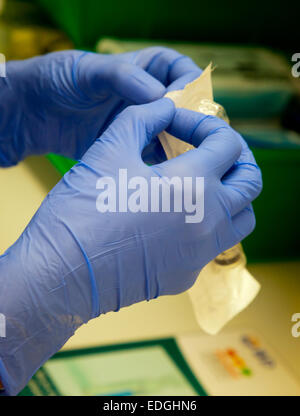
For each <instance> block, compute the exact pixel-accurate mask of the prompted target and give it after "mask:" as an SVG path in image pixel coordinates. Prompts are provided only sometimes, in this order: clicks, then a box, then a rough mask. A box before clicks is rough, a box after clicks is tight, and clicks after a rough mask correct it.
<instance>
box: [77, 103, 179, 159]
mask: <svg viewBox="0 0 300 416" xmlns="http://www.w3.org/2000/svg"><path fill="white" fill-rule="evenodd" d="M174 114H175V106H174V103H173V101H171V100H170V99H168V98H162V99H160V100H158V101H155V102H153V103H149V104H144V105H142V106H129V107H127V108H126V109H125V110H124V111H123V112H122V113H120V114H119V115H118V116H117V117H116V118H115V119H114V121H113V122H112V124H111V125H110V126H109V128H108V129H107V130H106V131H105V133H104V134H103V135H102V136H101V137H100V138H99V139H97V140H96V142H95V143H94V145H93V146H92V147H91V148H90V149H89V150H88V151H87V152H86V154H85V156H84V158H83V160H84V162H85V163H89V164H90V165H92V164H93V163H95V166H97V165H99V157H100V155H103V157H104V158H105V147H106V146H105V144H111V146H110V151H111V152H112V151H113V152H115V149H117V152H118V155H116V157H120V158H121V159H122V163H129V164H130V163H131V160H129V158H130V156H132V157H133V159H134V161H135V163H136V160H137V159H136V156H137V155H138V156H139V157H140V160H141V161H142V157H141V155H142V151H143V149H144V147H145V146H146V145H147V144H148V143H149V142H150V141H151V140H152V138H153V137H155V136H157V135H158V134H159V133H160V132H161V131H163V130H165V129H166V128H167V126H168V125H169V124H170V123H171V121H172V118H173V117H174ZM145 132H146V134H145ZM111 137H118V141H117V142H115V141H114V142H113V143H112V142H111ZM99 146H100V147H99ZM100 149H102V150H100ZM124 154H125V155H127V160H126V161H124V160H123V159H124V157H123V155H124ZM92 159H94V160H95V162H93V161H92ZM103 164H104V162H103Z"/></svg>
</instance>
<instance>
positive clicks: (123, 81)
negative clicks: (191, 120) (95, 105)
mask: <svg viewBox="0 0 300 416" xmlns="http://www.w3.org/2000/svg"><path fill="white" fill-rule="evenodd" d="M74 71H75V72H74V77H76V78H75V80H76V83H77V86H78V87H79V89H80V90H81V92H83V94H84V95H86V96H88V97H89V98H90V99H91V98H92V99H97V100H98V101H101V99H104V100H106V99H107V89H109V90H110V91H112V92H114V93H115V94H117V95H118V96H119V97H120V98H122V99H125V100H127V101H129V102H130V103H132V104H142V103H147V102H151V101H154V100H157V99H159V98H161V97H162V96H163V95H164V93H165V87H164V86H163V85H162V84H161V83H160V82H159V81H158V80H157V79H155V78H154V77H153V76H151V74H148V73H147V72H146V71H145V70H144V69H143V68H141V67H139V66H137V65H135V64H133V63H130V62H126V61H125V60H122V59H121V58H117V57H116V56H114V55H112V56H109V57H108V56H105V57H104V56H103V55H99V54H95V53H83V54H82V55H81V56H80V57H79V59H78V62H77V64H76V65H75V69H74Z"/></svg>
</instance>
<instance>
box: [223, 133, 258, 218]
mask: <svg viewBox="0 0 300 416" xmlns="http://www.w3.org/2000/svg"><path fill="white" fill-rule="evenodd" d="M241 143H242V153H241V156H240V157H239V159H238V160H237V161H236V162H235V163H234V165H233V166H232V168H231V169H230V170H229V171H228V172H227V173H226V175H224V177H223V178H222V183H223V185H224V187H223V190H224V197H225V198H226V200H227V204H228V205H229V210H230V213H231V215H232V216H233V215H236V214H237V213H238V212H240V211H241V210H243V209H244V208H246V207H247V205H248V204H249V201H253V200H254V199H255V198H257V197H258V195H259V194H260V192H261V190H262V175H261V170H260V168H259V167H258V165H257V163H256V161H255V158H254V156H253V153H252V152H251V150H250V149H249V147H248V145H247V143H246V142H245V141H244V140H243V138H242V137H241Z"/></svg>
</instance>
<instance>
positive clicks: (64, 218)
mask: <svg viewBox="0 0 300 416" xmlns="http://www.w3.org/2000/svg"><path fill="white" fill-rule="evenodd" d="M166 128H168V131H169V132H170V133H171V134H172V135H175V136H177V137H179V138H181V139H183V140H185V141H187V142H189V143H192V144H193V145H194V146H195V147H196V149H194V150H191V151H189V152H188V153H185V154H183V155H181V156H179V157H178V158H175V159H172V160H169V161H166V162H163V163H162V164H159V165H154V166H152V167H149V166H147V165H146V164H145V163H144V162H143V160H142V157H141V154H142V151H143V148H144V147H145V146H146V145H147V144H148V143H149V142H150V141H151V139H152V138H153V137H155V136H157V134H159V133H160V132H161V131H162V130H164V129H166ZM120 171H121V172H122V171H123V173H124V172H126V177H127V180H128V183H125V184H123V183H122V180H123V179H124V176H122V175H120ZM174 177H176V178H177V180H176V181H174V183H175V186H174V187H171V186H168V184H169V183H171V181H172V180H173V179H174ZM186 178H191V179H192V180H193V181H195V180H196V179H197V178H204V179H203V181H204V182H202V183H204V207H205V209H204V216H203V218H200V217H201V215H200V216H199V218H200V220H201V219H202V221H201V222H199V221H200V220H199V221H198V222H194V223H193V222H191V221H186V217H187V216H191V212H190V210H186V208H185V205H184V204H183V205H182V210H181V211H180V210H179V209H176V210H173V211H172V210H169V212H168V210H167V209H165V210H164V211H166V212H162V211H163V209H162V208H161V207H160V205H161V204H160V203H159V204H158V205H157V200H156V199H155V200H154V204H153V200H152V201H151V198H152V195H151V184H153V183H154V182H155V181H158V180H161V184H162V185H165V187H166V189H167V190H168V189H169V191H170V206H172V205H174V204H177V202H178V200H177V198H179V197H180V195H182V197H183V198H182V201H183V200H184V199H185V198H186V197H188V200H189V201H190V200H191V196H193V197H194V200H195V201H199V203H200V204H202V202H203V201H202V197H201V195H200V197H199V195H197V192H198V191H199V189H200V192H201V193H202V191H203V188H199V189H197V188H195V187H193V186H191V183H190V182H189V181H188V184H189V186H188V187H187V188H184V187H183V188H181V187H180V186H181V184H184V181H185V179H186ZM104 183H106V184H108V183H110V184H111V188H110V190H111V189H115V190H116V192H115V194H111V195H110V196H112V198H115V200H113V201H110V202H109V201H108V199H107V197H108V196H109V192H108V190H109V188H108V187H103V184H104ZM145 185H147V186H145ZM166 185H167V186H166ZM178 186H179V188H178ZM125 188H126V189H127V192H128V195H127V196H128V201H130V203H129V202H128V205H126V204H125V205H124V198H123V197H122V198H120V194H119V192H124V189H125ZM171 188H172V189H171ZM260 189H261V175H260V170H259V168H258V167H257V165H256V163H255V160H254V158H253V155H252V153H251V152H250V150H249V149H248V148H247V146H246V144H245V143H244V141H243V139H242V138H241V137H240V136H239V135H238V134H237V133H236V132H235V131H233V130H232V129H231V128H230V127H229V126H228V125H227V124H226V123H225V122H223V121H222V120H219V119H217V118H214V117H209V116H204V115H203V114H198V113H194V112H191V111H188V110H180V109H178V110H175V108H174V105H173V103H172V102H171V101H170V100H169V99H161V100H159V101H157V102H154V103H151V104H146V105H141V106H132V107H128V108H127V109H126V110H124V111H123V112H122V113H121V114H120V115H119V116H118V117H117V118H116V119H115V120H114V122H113V123H112V124H111V126H110V127H109V128H108V129H107V130H106V131H105V133H104V134H103V135H102V136H101V137H100V138H99V139H97V140H96V142H95V143H94V144H93V145H92V146H91V148H90V149H89V150H88V151H87V152H86V153H85V155H84V156H83V158H82V160H81V161H79V163H78V164H77V165H76V166H75V167H74V168H72V169H71V171H70V172H69V173H67V174H66V175H65V176H64V178H63V179H62V180H61V181H60V182H59V183H58V185H57V186H56V187H55V188H54V189H53V190H52V191H51V192H50V194H49V195H48V196H47V198H46V199H45V201H44V202H43V204H42V206H41V208H40V209H39V211H38V212H37V214H36V215H35V217H34V218H33V219H32V221H31V223H30V224H29V226H28V227H27V229H26V230H25V232H24V233H23V234H22V236H21V237H20V239H19V240H18V241H17V242H16V243H15V244H14V246H12V247H11V248H10V249H9V250H8V251H7V252H6V253H5V255H4V256H3V257H2V258H1V259H0V285H1V292H0V313H2V314H4V315H5V316H6V321H7V331H6V332H7V337H6V338H4V339H0V357H1V359H0V379H1V380H2V382H3V383H4V385H5V388H6V392H7V393H8V394H16V393H17V392H19V391H20V390H21V389H22V388H23V387H24V386H25V384H26V383H27V382H28V380H29V378H30V377H31V376H32V375H33V374H34V372H35V371H36V370H37V369H38V368H39V367H40V366H41V365H42V364H43V363H44V362H45V361H46V360H47V359H48V358H49V357H50V356H51V355H53V354H54V353H55V352H56V351H58V350H59V349H60V348H61V347H62V345H63V344H64V343H65V342H66V341H67V340H68V338H69V337H71V336H72V334H73V333H74V332H75V331H76V329H77V328H78V327H79V326H81V325H82V324H83V323H86V322H88V321H89V320H90V319H92V318H96V317H97V316H99V315H100V314H104V313H107V312H109V311H118V310H119V309H120V308H122V307H125V306H128V305H131V304H134V303H137V302H141V301H143V300H150V299H153V298H156V297H157V296H162V295H173V294H177V293H181V292H183V291H185V290H187V289H188V288H190V287H191V286H192V285H193V283H194V282H195V279H196V277H197V275H198V273H199V270H200V269H201V268H202V267H204V266H205V265H206V264H207V263H208V262H209V261H210V260H212V259H213V258H215V257H216V256H217V255H218V254H219V253H220V252H222V251H224V250H226V249H228V248H229V247H232V246H233V245H235V244H237V243H238V242H239V241H241V240H242V239H243V238H244V237H246V236H247V235H248V234H249V233H250V232H251V231H252V230H253V228H254V224H255V219H254V214H253V210H252V208H251V201H252V200H253V199H254V198H255V197H256V196H257V195H258V194H259V192H260ZM105 193H106V196H105ZM136 193H138V194H136ZM186 193H187V195H186ZM191 194H192V195H191ZM202 196H203V193H202ZM145 201H146V202H145ZM165 201H166V200H165ZM120 203H121V204H120ZM122 204H123V205H122ZM153 205H154V206H155V207H154V209H152V208H153ZM105 206H106V207H109V206H110V207H112V209H106V210H105V209H103V207H105ZM165 206H166V205H165ZM129 207H131V208H130V209H129ZM134 207H135V208H134ZM139 207H140V208H139ZM177 208H178V205H177ZM99 211H102V212H99ZM104 211H106V212H104Z"/></svg>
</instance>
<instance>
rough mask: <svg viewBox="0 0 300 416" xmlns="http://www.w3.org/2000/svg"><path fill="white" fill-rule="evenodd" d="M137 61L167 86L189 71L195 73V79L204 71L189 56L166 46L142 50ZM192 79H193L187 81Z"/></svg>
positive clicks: (137, 56)
mask: <svg viewBox="0 0 300 416" xmlns="http://www.w3.org/2000/svg"><path fill="white" fill-rule="evenodd" d="M135 62H136V63H137V64H138V65H141V66H142V67H143V68H144V69H145V70H146V71H147V72H148V73H149V74H151V75H152V76H153V77H155V78H156V79H158V80H159V81H160V82H161V83H162V84H164V85H165V86H169V85H170V84H171V83H172V82H174V81H176V80H178V79H179V78H181V77H184V76H186V75H187V74H189V73H193V74H194V78H193V79H195V78H197V77H198V76H200V74H201V72H202V71H201V69H200V68H199V67H198V66H197V65H196V64H195V63H194V62H193V60H192V59H191V58H189V57H188V56H185V55H182V54H181V53H179V52H177V51H175V50H174V49H170V48H164V47H153V48H147V49H144V50H143V51H140V52H139V54H138V55H136V61H135ZM191 81H192V79H190V80H189V81H187V82H191ZM184 85H185V84H184ZM184 85H181V86H180V87H179V86H178V88H182V87H183V86H184Z"/></svg>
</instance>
